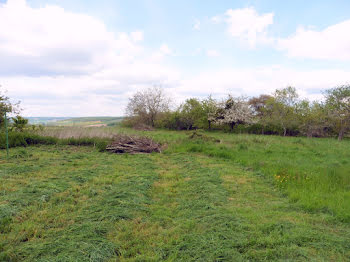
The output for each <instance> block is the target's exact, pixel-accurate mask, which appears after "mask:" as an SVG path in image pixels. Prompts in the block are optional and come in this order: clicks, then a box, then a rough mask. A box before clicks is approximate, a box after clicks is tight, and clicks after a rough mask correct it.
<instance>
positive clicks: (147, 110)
mask: <svg viewBox="0 0 350 262" xmlns="http://www.w3.org/2000/svg"><path fill="white" fill-rule="evenodd" d="M170 101H171V100H170V98H169V97H168V96H167V95H166V94H165V92H164V89H162V88H161V87H159V86H154V87H151V88H148V89H146V90H143V91H139V92H137V93H135V94H134V95H133V96H132V97H131V98H130V99H129V103H128V105H127V107H126V114H127V115H128V116H129V117H133V118H137V119H138V120H139V121H141V122H142V123H143V124H146V125H150V126H152V127H154V125H155V121H156V120H157V118H158V117H159V115H160V114H161V113H163V112H167V111H169V107H170Z"/></svg>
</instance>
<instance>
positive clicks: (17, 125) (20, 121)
mask: <svg viewBox="0 0 350 262" xmlns="http://www.w3.org/2000/svg"><path fill="white" fill-rule="evenodd" d="M12 121H13V124H12V127H13V129H14V130H15V131H17V132H23V130H24V128H25V127H26V126H27V125H28V119H25V118H23V117H21V116H16V117H12Z"/></svg>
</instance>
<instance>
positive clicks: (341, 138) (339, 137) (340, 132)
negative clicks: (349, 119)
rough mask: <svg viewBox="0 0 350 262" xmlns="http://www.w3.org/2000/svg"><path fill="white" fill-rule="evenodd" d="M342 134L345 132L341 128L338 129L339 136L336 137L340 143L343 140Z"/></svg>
mask: <svg viewBox="0 0 350 262" xmlns="http://www.w3.org/2000/svg"><path fill="white" fill-rule="evenodd" d="M344 133H345V130H344V128H343V127H341V128H340V131H339V135H338V140H339V141H341V140H343V138H344Z"/></svg>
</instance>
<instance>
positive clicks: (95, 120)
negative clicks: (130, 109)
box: [28, 116, 123, 126]
mask: <svg viewBox="0 0 350 262" xmlns="http://www.w3.org/2000/svg"><path fill="white" fill-rule="evenodd" d="M28 119H29V123H30V124H33V125H36V124H42V125H49V126H96V125H98V126H99V125H102V126H103V125H115V124H118V123H119V122H120V121H122V120H123V117H105V116H104V117H29V118H28Z"/></svg>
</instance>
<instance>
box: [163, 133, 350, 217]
mask: <svg viewBox="0 0 350 262" xmlns="http://www.w3.org/2000/svg"><path fill="white" fill-rule="evenodd" d="M211 135H213V136H215V137H218V138H221V139H222V143H220V144H216V143H210V142H208V141H205V142H204V141H200V140H197V141H189V140H187V139H184V140H183V142H182V143H176V144H174V145H173V146H172V148H171V149H170V150H171V151H173V152H179V153H185V152H195V153H199V154H205V155H208V156H211V157H214V158H224V159H228V160H231V161H233V162H235V163H239V164H241V165H242V166H244V167H247V168H250V169H253V170H255V171H256V172H258V173H260V174H263V175H264V176H265V177H267V178H268V179H270V180H271V181H273V182H274V183H275V185H277V186H278V187H280V188H281V189H282V190H283V191H284V192H286V194H287V195H288V196H289V197H290V199H291V201H293V202H297V203H299V204H300V205H301V206H303V207H304V208H306V209H307V210H309V211H319V210H322V211H324V212H328V213H332V214H334V215H335V216H336V217H337V218H339V219H340V220H343V221H347V222H350V160H349V159H350V141H342V142H338V141H336V140H333V139H307V138H295V137H288V138H283V137H275V136H256V135H230V134H218V133H213V134H211Z"/></svg>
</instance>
